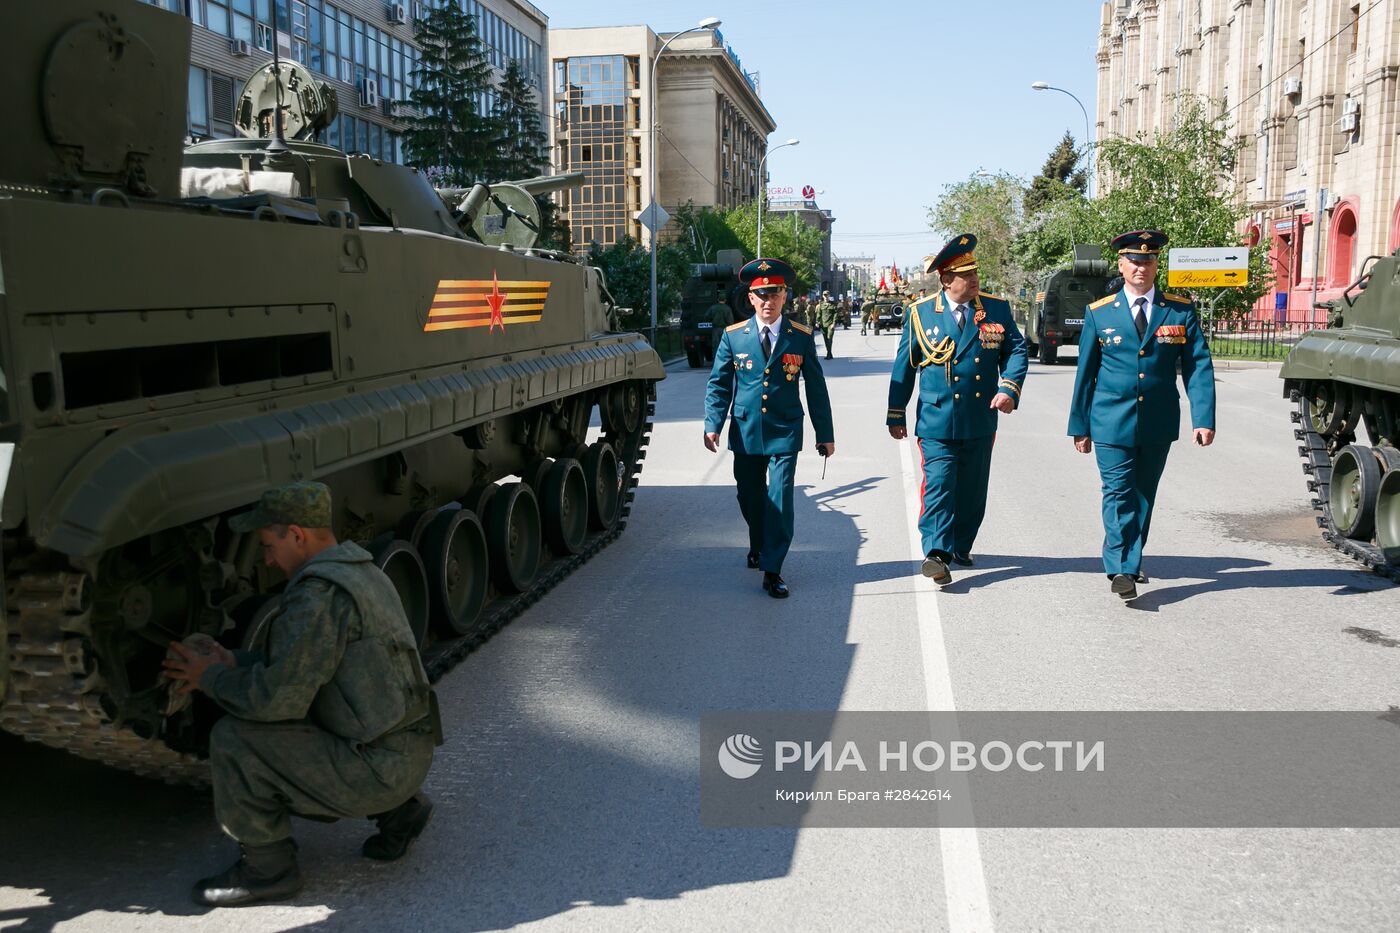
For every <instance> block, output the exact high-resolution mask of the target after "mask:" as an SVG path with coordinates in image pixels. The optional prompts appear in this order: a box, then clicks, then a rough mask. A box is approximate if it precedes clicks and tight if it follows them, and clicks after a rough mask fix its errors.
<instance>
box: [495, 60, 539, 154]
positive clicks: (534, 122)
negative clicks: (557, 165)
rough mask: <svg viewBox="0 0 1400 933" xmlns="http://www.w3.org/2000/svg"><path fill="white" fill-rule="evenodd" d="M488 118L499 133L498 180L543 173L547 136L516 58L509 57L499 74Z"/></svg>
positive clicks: (533, 98) (528, 85) (532, 92)
mask: <svg viewBox="0 0 1400 933" xmlns="http://www.w3.org/2000/svg"><path fill="white" fill-rule="evenodd" d="M491 119H492V120H493V121H494V123H495V127H496V131H497V132H498V133H499V134H500V135H499V136H498V137H497V142H496V159H497V162H496V165H495V166H494V171H493V172H492V177H493V178H494V179H495V180H497V181H520V180H522V179H526V178H533V177H534V176H536V175H540V174H543V173H544V171H545V169H546V168H547V167H548V164H549V160H548V159H547V158H546V155H545V146H546V145H548V143H549V140H548V138H547V137H546V136H545V134H544V130H542V129H541V128H540V108H539V103H538V102H537V100H536V99H535V89H534V88H532V87H530V82H529V79H528V78H527V77H526V75H525V69H524V68H522V67H521V66H520V61H519V60H518V59H514V58H512V59H511V60H510V64H508V65H506V70H505V73H504V74H502V75H501V83H500V85H499V86H498V87H497V88H496V103H495V105H494V106H493V107H492V108H491Z"/></svg>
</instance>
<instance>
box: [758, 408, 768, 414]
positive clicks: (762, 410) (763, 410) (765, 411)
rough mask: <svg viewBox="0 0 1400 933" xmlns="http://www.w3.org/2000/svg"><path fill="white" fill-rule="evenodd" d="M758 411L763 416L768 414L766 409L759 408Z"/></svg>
mask: <svg viewBox="0 0 1400 933" xmlns="http://www.w3.org/2000/svg"><path fill="white" fill-rule="evenodd" d="M759 411H760V412H762V413H763V414H765V415H766V414H768V409H766V408H760V409H759Z"/></svg>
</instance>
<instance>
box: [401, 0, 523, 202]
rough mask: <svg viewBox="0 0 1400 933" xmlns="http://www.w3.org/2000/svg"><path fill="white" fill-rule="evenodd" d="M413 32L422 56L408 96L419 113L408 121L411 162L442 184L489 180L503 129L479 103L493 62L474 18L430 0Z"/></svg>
mask: <svg viewBox="0 0 1400 933" xmlns="http://www.w3.org/2000/svg"><path fill="white" fill-rule="evenodd" d="M414 38H415V40H416V41H417V43H418V47H419V48H420V49H422V58H421V59H420V64H419V67H418V68H415V69H414V70H413V76H414V77H415V78H416V79H417V81H418V86H417V87H416V88H414V90H413V93H412V94H411V95H410V97H409V101H410V103H412V105H413V106H414V107H415V108H416V109H417V110H418V112H419V114H420V115H419V116H416V117H413V118H411V119H409V120H408V121H407V122H408V129H407V131H406V132H405V133H404V145H405V148H406V149H407V152H408V164H409V165H412V166H415V167H417V168H419V169H420V170H422V171H423V172H424V173H425V174H426V175H427V176H428V178H429V179H430V180H431V181H432V183H433V184H434V185H438V186H442V187H461V186H466V185H470V184H472V183H474V182H477V181H489V180H490V175H491V170H492V169H493V168H494V167H495V166H496V164H497V160H498V155H497V144H498V142H499V139H500V135H501V133H500V130H498V129H497V128H496V126H495V121H493V120H492V119H491V118H490V117H488V116H487V115H486V114H483V113H481V112H480V111H479V110H478V109H477V103H476V102H477V100H478V98H479V97H480V95H481V94H482V93H483V92H485V91H486V90H488V89H489V88H490V86H491V66H490V64H489V63H488V62H487V61H486V54H485V50H484V48H483V46H482V42H481V37H480V36H478V35H477V32H476V18H475V17H473V16H470V15H468V14H467V13H466V12H464V11H463V10H462V8H461V7H460V6H458V5H457V4H456V3H445V4H442V5H441V6H432V7H429V9H428V13H427V15H426V16H424V17H423V18H422V19H420V20H418V21H417V24H416V31H415V34H414Z"/></svg>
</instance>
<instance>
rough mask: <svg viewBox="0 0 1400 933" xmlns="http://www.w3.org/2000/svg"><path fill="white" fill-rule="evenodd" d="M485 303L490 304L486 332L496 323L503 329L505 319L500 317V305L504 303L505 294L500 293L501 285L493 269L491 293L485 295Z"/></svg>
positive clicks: (493, 327) (492, 328)
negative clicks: (489, 321) (488, 322)
mask: <svg viewBox="0 0 1400 933" xmlns="http://www.w3.org/2000/svg"><path fill="white" fill-rule="evenodd" d="M486 303H487V304H488V305H490V306H491V323H490V324H489V325H488V326H487V328H486V332H487V333H488V334H489V333H491V331H492V330H494V329H495V327H496V325H497V324H499V325H500V326H501V330H502V331H505V329H506V321H505V318H503V317H501V307H502V306H503V305H504V304H505V303H506V296H505V295H503V294H501V285H500V283H499V282H498V281H497V280H496V270H494V269H492V270H491V294H489V295H487V296H486Z"/></svg>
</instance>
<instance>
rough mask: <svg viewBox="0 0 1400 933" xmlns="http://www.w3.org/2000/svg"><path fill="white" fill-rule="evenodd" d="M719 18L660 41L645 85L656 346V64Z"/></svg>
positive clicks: (713, 26) (653, 342)
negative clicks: (678, 42) (673, 47)
mask: <svg viewBox="0 0 1400 933" xmlns="http://www.w3.org/2000/svg"><path fill="white" fill-rule="evenodd" d="M719 24H720V18H719V17H718V16H707V17H706V18H704V19H702V20H701V21H700V22H699V23H697V24H695V25H694V26H691V27H690V28H689V29H683V30H681V31H680V32H678V33H676V34H675V35H673V36H671V38H669V39H667V40H666V41H665V42H663V43H661V48H660V49H658V50H657V52H656V57H655V58H653V59H652V60H651V83H649V84H648V85H647V111H648V117H649V118H650V120H651V128H650V130H649V131H648V134H647V150H648V157H649V158H650V159H651V204H649V205H647V207H648V208H650V209H651V217H650V218H649V219H650V226H651V345H652V346H653V347H655V346H656V238H657V236H658V235H659V234H660V233H661V231H660V230H659V229H657V227H658V224H657V223H656V210H655V208H656V207H658V206H660V204H661V201H660V200H659V199H658V198H657V196H656V195H657V193H656V163H657V162H658V161H660V160H659V159H657V157H656V124H657V123H658V122H659V121H658V119H657V116H656V66H657V65H658V64H660V62H661V55H662V53H663V52H665V51H666V47H667V46H669V45H670V44H671V43H672V42H675V41H676V40H677V39H679V38H680V37H681V36H684V35H687V34H689V33H692V32H700V31H701V30H704V29H718V28H719Z"/></svg>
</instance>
